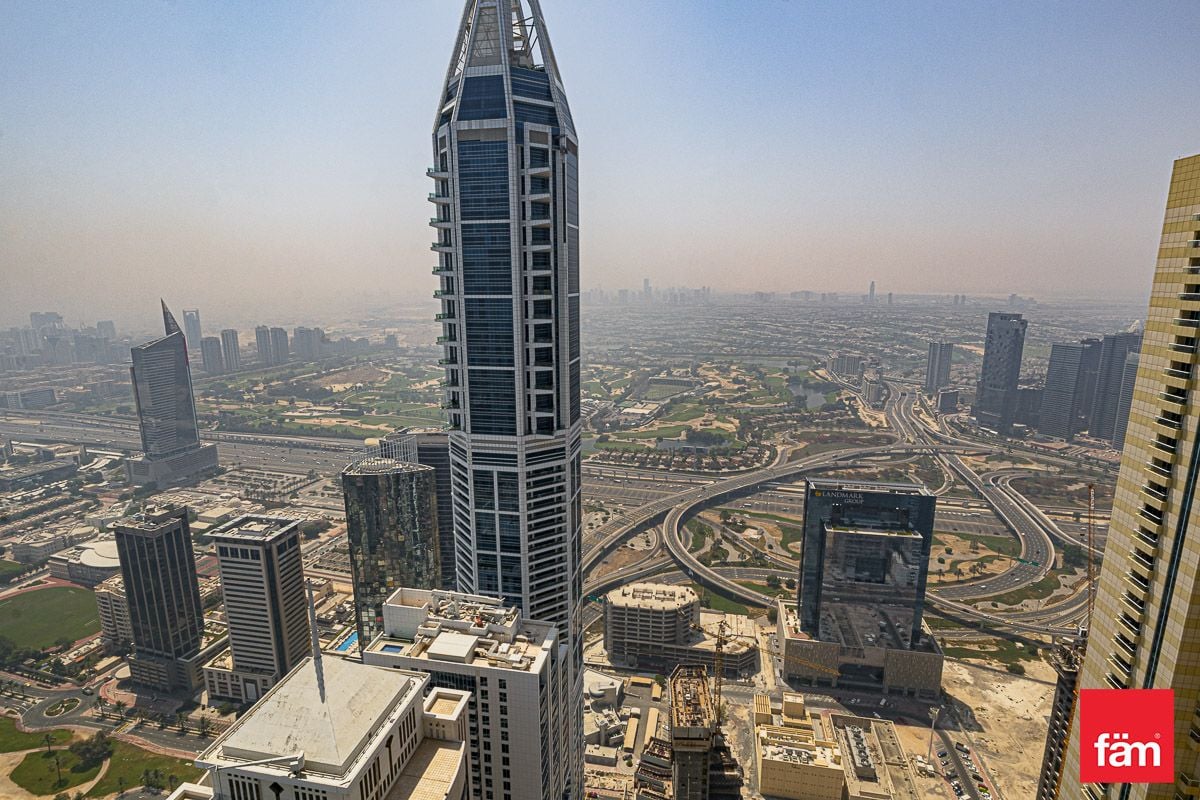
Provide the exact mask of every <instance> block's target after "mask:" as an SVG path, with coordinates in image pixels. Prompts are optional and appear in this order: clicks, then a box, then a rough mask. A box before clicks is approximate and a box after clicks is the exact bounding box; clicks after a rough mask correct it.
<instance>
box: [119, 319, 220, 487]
mask: <svg viewBox="0 0 1200 800" xmlns="http://www.w3.org/2000/svg"><path fill="white" fill-rule="evenodd" d="M162 314H163V328H164V330H165V335H164V336H163V337H162V338H161V339H155V340H154V341H151V342H146V343H145V344H140V345H138V346H137V347H134V348H133V349H132V350H130V357H131V359H132V361H133V365H132V366H131V367H130V369H129V372H130V376H131V378H132V381H133V399H134V402H135V403H136V405H137V415H138V429H139V431H140V432H141V435H142V453H141V455H139V456H136V457H134V458H131V459H129V461H128V462H126V467H127V469H128V471H129V480H130V481H131V482H132V483H137V484H147V483H155V484H158V485H159V486H164V485H166V484H167V483H170V482H172V481H175V480H179V479H182V478H187V477H190V476H192V475H195V474H197V473H200V472H204V471H206V470H209V469H215V468H216V466H217V448H216V445H211V444H201V443H200V427H199V425H198V424H197V422H196V403H195V399H194V398H193V396H192V369H191V367H190V366H189V364H188V354H187V344H186V343H185V341H184V334H183V331H182V330H181V329H180V327H179V323H177V322H176V321H175V316H174V315H173V314H172V313H171V311H170V310H169V309H168V308H167V304H166V303H165V302H164V303H162Z"/></svg>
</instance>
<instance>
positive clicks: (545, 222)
mask: <svg viewBox="0 0 1200 800" xmlns="http://www.w3.org/2000/svg"><path fill="white" fill-rule="evenodd" d="M525 222H526V223H527V224H528V225H529V226H530V227H532V228H549V227H550V226H551V225H552V224H553V220H551V219H550V218H549V217H539V218H538V219H527V220H525Z"/></svg>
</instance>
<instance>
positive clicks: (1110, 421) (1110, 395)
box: [1088, 332, 1142, 442]
mask: <svg viewBox="0 0 1200 800" xmlns="http://www.w3.org/2000/svg"><path fill="white" fill-rule="evenodd" d="M1141 349H1142V334H1140V333H1134V332H1125V333H1116V334H1112V335H1111V336H1105V337H1104V341H1103V342H1102V343H1101V345H1100V366H1099V374H1098V375H1097V377H1096V397H1095V400H1094V401H1093V402H1092V416H1091V420H1090V421H1089V424H1088V433H1090V434H1091V435H1092V436H1094V437H1096V438H1097V439H1104V440H1105V441H1109V442H1111V441H1112V440H1113V435H1114V433H1115V432H1116V428H1117V404H1118V403H1119V402H1120V400H1121V379H1122V378H1123V377H1124V374H1125V357H1126V356H1127V355H1129V354H1130V353H1136V352H1138V351H1139V350H1141Z"/></svg>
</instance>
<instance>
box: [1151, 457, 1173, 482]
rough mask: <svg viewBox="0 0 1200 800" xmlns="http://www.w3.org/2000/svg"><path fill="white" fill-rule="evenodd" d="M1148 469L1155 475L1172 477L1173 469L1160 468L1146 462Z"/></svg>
mask: <svg viewBox="0 0 1200 800" xmlns="http://www.w3.org/2000/svg"><path fill="white" fill-rule="evenodd" d="M1146 469H1148V470H1150V471H1151V472H1153V473H1154V474H1155V475H1161V476H1163V477H1164V478H1170V477H1171V469H1170V468H1169V467H1160V466H1159V465H1158V464H1155V463H1154V462H1153V461H1147V462H1146Z"/></svg>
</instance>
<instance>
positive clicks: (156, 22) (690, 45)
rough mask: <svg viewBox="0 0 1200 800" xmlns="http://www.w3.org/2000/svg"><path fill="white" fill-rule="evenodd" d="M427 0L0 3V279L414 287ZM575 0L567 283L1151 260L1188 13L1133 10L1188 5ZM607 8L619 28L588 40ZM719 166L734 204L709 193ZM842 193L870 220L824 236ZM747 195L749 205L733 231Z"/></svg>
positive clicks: (274, 302) (204, 294) (210, 287)
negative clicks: (691, 4) (576, 231)
mask: <svg viewBox="0 0 1200 800" xmlns="http://www.w3.org/2000/svg"><path fill="white" fill-rule="evenodd" d="M453 5H454V4H446V3H433V2H425V3H418V4H416V5H415V6H412V7H406V8H405V9H404V10H403V11H400V10H398V9H389V8H387V7H382V6H363V7H360V8H359V9H357V10H355V11H354V12H353V13H346V14H343V15H340V16H339V18H338V20H337V21H336V24H332V23H331V21H330V20H327V19H325V18H324V16H323V15H322V14H321V13H320V12H319V11H318V10H317V9H316V8H315V7H313V6H308V5H298V6H281V5H276V6H265V7H261V8H256V9H255V10H254V12H253V13H248V14H247V15H246V16H245V17H244V18H239V17H238V16H237V15H222V14H220V13H219V12H217V11H215V10H206V9H203V8H201V7H195V6H192V7H188V6H183V7H172V9H170V10H166V9H153V8H151V7H149V6H145V7H140V8H137V7H134V8H131V9H128V10H115V9H95V10H91V11H86V10H81V9H73V10H70V11H66V10H63V9H54V8H50V7H39V6H36V5H34V4H10V5H8V6H6V7H5V9H4V10H3V11H0V20H3V21H4V23H5V27H6V28H7V29H10V30H13V31H16V32H17V34H18V35H17V36H15V37H14V38H15V41H16V42H17V45H16V46H14V47H13V48H10V49H8V51H7V53H6V54H5V55H0V66H2V67H3V68H4V70H5V73H6V74H8V75H10V76H13V78H14V80H12V81H10V82H7V83H5V84H3V85H0V100H3V101H4V102H5V105H6V107H9V108H13V109H17V113H15V114H14V116H13V117H12V119H10V121H9V122H8V124H7V125H6V130H5V142H6V148H5V151H4V155H3V156H0V178H3V179H4V180H5V182H6V184H8V185H11V186H13V187H15V191H13V192H11V193H6V196H5V198H4V199H2V200H0V203H2V204H3V205H0V210H3V212H4V213H3V214H2V215H0V216H3V217H4V218H5V219H6V223H5V224H6V226H7V227H6V233H8V234H10V235H6V236H5V237H3V241H4V245H0V273H4V274H6V275H13V276H19V278H20V279H19V280H16V281H13V285H12V286H5V287H4V288H5V289H6V290H7V291H6V292H5V293H6V295H8V296H10V297H12V298H13V299H14V303H15V305H16V306H18V307H37V306H38V305H39V304H40V303H39V302H38V301H40V300H41V299H42V298H44V297H45V296H46V295H47V293H48V292H49V291H50V289H51V288H53V290H54V292H55V293H56V294H60V295H61V296H62V297H63V303H62V307H63V309H64V310H65V311H66V312H67V313H68V315H69V316H82V315H83V314H84V312H85V311H86V309H87V308H90V307H94V306H95V305H96V304H97V303H98V302H103V301H105V300H109V301H111V302H109V303H107V305H110V306H111V307H112V308H113V312H114V314H113V315H115V316H118V317H124V316H131V315H137V314H139V313H140V314H141V315H144V312H137V311H135V307H136V305H137V304H136V303H135V302H134V301H133V300H132V299H130V298H127V297H122V296H121V293H116V292H113V293H112V294H111V295H110V294H109V293H110V292H112V290H113V289H115V288H117V287H121V288H122V289H124V288H127V287H128V286H131V285H135V284H136V285H139V286H146V284H147V283H148V284H150V285H148V286H146V288H147V290H148V291H150V292H160V293H166V290H167V289H168V288H169V289H171V290H172V292H174V291H179V292H180V293H182V294H185V295H186V296H187V297H188V298H189V302H192V303H195V304H198V305H201V306H211V305H213V304H214V303H215V302H216V300H217V298H218V297H219V296H226V297H227V296H230V295H232V298H233V299H230V300H229V301H228V304H229V305H231V306H233V307H236V308H240V309H246V308H250V307H254V306H262V307H264V309H265V310H266V311H267V312H273V311H276V310H278V309H280V308H290V309H294V310H296V311H303V310H305V309H307V308H309V307H312V306H313V305H314V304H315V303H316V302H318V299H319V301H320V302H321V303H324V304H337V305H339V306H341V305H347V304H361V303H365V302H372V301H378V300H379V299H380V298H381V296H382V297H383V298H385V299H387V300H392V301H403V300H407V299H410V298H412V297H416V296H418V294H419V293H420V292H419V290H418V289H417V288H416V287H417V286H418V285H419V282H420V277H421V275H422V270H423V268H424V261H423V260H422V255H421V254H422V252H423V251H424V245H423V241H424V237H423V231H421V230H420V226H419V225H417V224H406V225H401V226H397V225H396V224H395V220H397V219H406V220H417V219H420V218H421V217H420V216H419V215H420V214H421V213H423V211H424V209H421V208H420V204H419V203H418V202H416V201H414V200H413V197H414V196H417V195H416V194H415V193H416V192H419V191H420V190H421V188H422V181H423V168H424V166H426V165H425V163H424V161H425V159H424V158H423V157H422V156H421V153H422V151H423V148H422V147H421V145H420V140H421V138H422V137H421V132H420V130H419V128H420V126H414V125H412V124H410V122H409V120H410V119H411V118H413V117H422V116H423V115H424V114H426V113H427V112H426V111H424V109H426V108H428V106H429V104H430V102H431V100H432V94H431V92H429V89H428V87H429V86H430V85H432V84H433V83H436V81H437V79H438V77H439V75H440V72H441V68H440V66H438V64H440V61H441V57H442V55H441V53H439V52H438V50H437V48H436V46H435V44H434V43H435V42H436V41H438V39H439V37H444V35H445V34H444V31H446V30H449V29H451V28H452V26H453V25H454V24H455V18H456V16H457V13H458V12H457V9H455V8H452V6H453ZM580 8H581V7H579V6H577V5H575V4H571V3H556V4H555V5H554V6H553V7H552V8H550V9H548V10H547V13H548V14H549V15H550V17H551V20H550V22H551V24H552V25H554V24H556V23H557V26H558V28H559V29H560V30H561V32H560V33H559V38H560V39H561V40H562V44H561V45H560V46H562V47H563V48H564V49H565V50H566V51H567V52H568V53H569V54H570V55H569V57H568V71H569V72H571V73H572V74H575V75H578V77H577V78H576V81H577V85H578V87H579V88H578V94H579V95H580V103H582V105H581V106H580V107H579V108H577V109H575V113H576V115H577V116H578V117H579V118H580V119H582V120H586V121H587V122H588V123H589V126H594V127H595V128H596V130H597V134H596V141H595V142H594V143H593V145H592V150H591V151H590V152H589V154H588V168H589V169H590V170H591V172H590V173H589V175H590V177H589V180H587V181H586V182H585V187H590V188H585V190H584V195H583V197H582V202H583V205H584V206H585V207H587V208H589V210H590V212H589V213H590V214H591V218H592V219H594V223H593V226H594V227H593V228H592V229H591V231H592V233H591V237H590V238H589V239H588V240H585V242H584V246H585V247H586V248H588V249H589V255H588V258H589V262H590V263H592V264H593V269H592V270H590V275H589V276H588V278H587V280H586V281H585V284H584V288H585V289H586V288H589V287H592V286H605V287H615V286H630V287H635V286H637V285H639V284H640V283H641V280H642V278H643V277H644V276H645V275H651V276H653V280H654V283H655V285H664V286H665V285H671V284H682V283H694V284H702V285H712V286H714V287H715V288H716V289H718V290H722V289H729V288H733V286H734V284H733V283H732V281H733V280H734V276H735V275H736V276H737V279H739V280H741V279H749V280H753V281H754V282H755V283H756V284H758V285H760V286H761V287H762V288H765V289H774V290H778V291H784V290H789V289H796V288H818V287H821V286H826V287H828V288H829V289H830V290H835V291H843V292H848V291H855V292H862V291H864V290H865V287H866V284H867V281H866V280H865V279H862V278H859V277H858V276H857V273H858V272H859V271H860V270H866V269H868V268H869V269H870V271H871V272H872V273H874V274H872V275H871V277H872V278H873V279H875V280H877V283H878V291H879V292H880V293H881V295H885V294H887V293H888V292H892V291H895V292H897V293H905V292H912V291H918V290H922V291H923V290H927V289H930V288H933V289H937V290H941V291H945V292H947V293H949V292H967V293H975V294H980V293H999V294H1003V293H1005V292H1007V291H1014V290H1020V291H1032V292H1035V293H1037V294H1039V295H1045V296H1054V295H1055V294H1067V293H1077V292H1078V287H1079V286H1091V287H1096V288H1095V289H1093V290H1091V291H1092V292H1093V293H1095V292H1100V291H1101V289H1100V287H1104V288H1103V291H1104V292H1106V293H1111V294H1112V295H1116V296H1121V297H1129V298H1130V299H1142V298H1144V297H1145V286H1146V285H1147V283H1148V280H1147V279H1148V272H1146V273H1143V272H1142V270H1141V269H1139V268H1133V269H1131V268H1130V265H1131V264H1134V265H1137V264H1148V263H1149V262H1150V259H1151V253H1152V252H1153V247H1154V244H1155V242H1154V238H1153V237H1152V236H1151V235H1148V234H1147V231H1151V230H1153V223H1154V220H1153V219H1152V217H1151V216H1150V215H1149V214H1148V213H1147V211H1146V209H1147V208H1153V207H1155V206H1156V205H1161V196H1160V195H1161V185H1162V181H1163V178H1164V177H1165V172H1164V170H1163V168H1162V166H1161V165H1162V164H1165V163H1169V162H1170V161H1171V160H1173V159H1174V158H1176V157H1178V156H1180V155H1184V154H1185V153H1186V152H1189V150H1190V144H1189V143H1188V142H1187V141H1186V137H1187V131H1189V130H1194V129H1195V122H1196V114H1195V112H1194V111H1192V110H1190V109H1189V108H1188V107H1187V106H1186V105H1180V104H1173V103H1171V102H1169V101H1170V98H1172V97H1175V96H1178V95H1179V94H1181V93H1183V92H1185V91H1186V88H1187V86H1186V83H1185V81H1186V78H1185V76H1183V75H1179V74H1178V72H1177V71H1175V70H1173V69H1171V67H1170V61H1169V59H1170V54H1171V53H1173V52H1177V51H1178V50H1179V49H1180V47H1182V46H1183V45H1184V43H1185V42H1186V33H1187V28H1186V26H1179V27H1177V28H1170V27H1166V26H1160V25H1159V24H1157V19H1159V18H1162V19H1168V18H1175V19H1179V18H1184V12H1182V11H1181V12H1180V13H1172V10H1171V9H1172V8H1173V6H1171V5H1170V4H1164V5H1162V6H1161V9H1162V13H1161V14H1158V15H1149V14H1145V15H1142V14H1138V13H1137V12H1135V11H1132V10H1129V9H1125V10H1122V9H1121V8H1120V7H1117V6H1113V5H1108V6H1101V7H1099V8H1097V7H1095V6H1088V7H1087V13H1086V14H1080V13H1073V12H1072V11H1071V6H1070V5H1066V4H1064V5H1062V6H1056V7H1054V8H1046V9H1034V8H1023V9H1013V8H1001V7H999V6H990V7H977V8H972V9H967V8H962V9H953V10H946V9H941V10H939V11H937V12H936V13H935V12H934V11H933V9H932V8H931V7H925V6H915V7H912V8H908V9H900V8H896V9H892V10H888V9H882V8H881V9H877V10H876V12H877V13H874V14H861V15H860V14H859V13H857V11H856V10H853V9H850V10H846V11H838V10H820V9H811V8H810V9H806V8H803V7H796V8H792V7H782V8H781V9H778V10H776V11H774V12H768V11H767V10H765V9H756V8H750V9H748V10H744V11H743V13H742V14H741V15H740V16H736V17H732V18H730V19H729V20H721V22H722V23H723V24H724V23H728V25H729V29H728V32H726V33H724V34H723V36H727V37H729V39H730V40H731V41H732V42H734V43H735V44H736V45H737V46H736V47H735V48H733V50H734V52H736V53H737V55H736V56H735V57H734V58H733V60H732V61H731V62H727V63H724V64H721V65H718V64H716V63H715V62H712V61H711V60H710V59H708V60H706V59H704V58H702V57H700V53H703V52H705V51H707V50H708V49H710V48H711V47H712V46H713V45H714V44H716V42H714V41H713V39H714V34H712V33H711V32H710V31H711V30H712V29H714V28H715V24H716V22H717V20H718V19H719V18H718V13H719V12H718V11H717V10H716V9H701V10H699V11H697V12H696V13H695V14H694V15H688V16H689V18H688V19H687V21H686V22H685V23H683V24H680V23H679V22H678V20H679V19H680V18H681V17H682V16H684V15H682V14H681V13H680V8H679V6H677V5H675V4H671V3H667V4H662V6H660V7H655V8H653V9H644V8H643V9H639V10H638V18H639V25H637V26H629V25H628V24H627V20H628V18H629V15H630V14H631V11H630V9H629V8H626V7H625V5H624V4H622V3H618V4H611V5H606V6H605V7H603V8H586V11H585V13H580ZM860 16H861V19H860V18H859V17H860ZM233 20H237V21H238V25H237V26H234V25H233ZM598 31H599V32H600V33H601V35H596V34H597V32H598ZM276 32H277V33H276ZM612 36H621V37H623V39H625V40H626V41H628V43H629V45H630V49H631V51H633V52H639V53H641V55H639V56H638V57H634V58H631V59H622V60H616V61H615V63H612V64H606V63H605V58H606V56H605V52H604V49H603V46H602V45H601V44H600V42H601V41H603V40H604V39H606V38H609V37H612ZM755 37H758V38H755ZM801 37H803V40H804V41H805V47H804V48H792V47H791V43H792V42H794V41H796V40H798V39H799V38H801ZM400 39H403V40H404V41H406V42H408V45H407V46H406V47H405V48H402V49H400V50H399V51H397V50H396V49H395V48H394V47H392V46H391V43H392V42H394V41H397V40H400ZM918 48H920V49H919V53H920V57H919V58H917V57H916V52H917V50H918ZM726 51H727V52H728V49H727V50H726ZM179 52H182V53H186V54H187V56H186V57H185V58H173V57H171V56H172V55H173V54H175V53H179ZM118 53H119V54H120V55H117V54H118ZM151 64H155V65H157V67H156V68H154V69H151V68H150V65H151ZM231 64H236V65H238V66H239V69H238V70H236V71H235V70H232V69H231V68H230V66H229V65H231ZM601 64H604V68H603V69H601V68H600V66H599V65H601ZM680 66H682V68H680ZM648 75H653V76H654V78H655V79H654V80H645V78H646V77H647V76H648ZM605 81H611V82H612V84H611V85H614V86H632V85H638V86H639V87H640V88H639V90H638V91H637V92H626V91H618V92H613V91H611V90H608V89H606V88H605V87H604V86H603V85H602V84H603V82H605ZM635 81H636V84H635ZM98 97H104V98H105V103H104V105H103V106H101V105H99V104H98V103H97V102H96V98H98ZM767 97H773V98H778V100H777V103H778V104H779V109H778V111H777V113H779V112H780V111H781V112H782V114H783V117H784V118H785V119H789V120H791V121H792V122H791V124H788V125H785V126H784V127H783V128H782V129H779V128H772V129H771V130H767V129H765V128H764V127H763V126H760V125H757V124H756V123H755V121H754V119H755V118H754V116H753V115H752V114H749V113H748V112H749V109H751V108H755V107H757V106H758V104H759V103H760V102H761V101H764V100H765V99H766V98H767ZM727 98H736V99H735V100H733V101H732V103H733V105H732V106H728V107H727V106H726V104H727V103H728V102H730V101H729V100H728V99H727ZM934 108H936V109H938V111H937V112H933V111H931V109H934ZM730 111H732V112H734V113H729V112H730ZM742 111H745V112H747V113H741V112H742ZM381 114H382V116H379V115H381ZM630 118H633V119H637V120H638V123H637V124H633V125H629V124H625V122H623V120H627V119H630ZM675 118H677V119H679V120H681V121H689V122H697V123H698V122H700V121H701V120H704V119H707V120H709V122H708V123H705V124H685V125H676V126H672V125H670V120H671V119H675ZM617 120H622V122H617ZM68 123H69V124H68ZM664 130H671V131H672V135H671V138H670V139H669V140H664V139H663V138H662V135H661V134H660V133H658V132H659V131H664ZM1096 131H1103V132H1104V133H1103V135H1097V133H1096ZM1173 131H1178V132H1179V133H1172V132H1173ZM780 139H781V140H782V145H783V146H784V147H786V148H787V150H788V152H790V153H793V154H796V156H798V157H793V158H789V159H787V160H785V161H784V162H783V163H782V164H780V165H776V167H774V168H772V169H770V170H757V169H754V168H753V165H752V164H751V163H750V162H749V161H748V160H747V159H748V155H742V153H745V154H748V153H752V152H762V147H763V146H764V145H766V144H767V143H768V142H776V141H779V140H780ZM885 143H886V144H885ZM772 146H778V145H772ZM630 175H635V176H637V179H638V181H639V182H641V181H644V185H645V186H658V185H662V186H670V187H674V189H675V191H674V195H675V196H676V198H677V202H678V203H679V204H680V205H679V208H678V214H677V217H678V219H679V220H680V222H678V223H674V224H670V225H662V224H658V223H652V222H650V220H653V219H654V214H653V213H652V206H651V205H650V204H652V203H655V202H656V201H655V196H654V194H655V193H654V192H652V191H651V192H636V193H628V192H627V191H626V183H627V179H628V176H630ZM880 176H886V177H884V178H883V179H882V180H880ZM718 187H723V188H720V189H719V188H718ZM730 191H732V192H734V193H735V194H737V195H738V196H740V197H742V198H744V199H745V198H749V202H746V203H743V204H741V206H742V208H741V210H737V211H733V212H731V211H730V210H729V207H728V204H727V203H726V202H725V200H726V198H727V197H728V192H730ZM864 212H865V213H870V214H872V216H873V217H874V218H875V219H876V222H875V225H874V226H873V230H872V234H871V236H865V237H856V236H852V235H851V234H850V226H851V225H852V224H853V222H852V220H853V221H857V219H858V218H859V217H860V216H861V215H862V214H863V213H864ZM980 218H987V219H988V220H989V223H988V225H987V226H984V227H981V226H979V225H978V224H977V221H978V220H979V219H980ZM135 220H136V221H137V222H136V224H135V223H134V221H135ZM751 220H753V221H754V224H755V226H756V227H758V228H759V230H760V231H762V232H763V233H762V234H760V235H757V236H755V237H752V239H753V241H751V242H750V243H749V245H747V241H746V237H744V236H743V235H742V231H743V230H744V226H745V225H746V224H748V223H749V222H750V221H751ZM1081 220H1082V222H1081ZM1089 220H1096V222H1088V221H1089ZM764 223H765V224H764ZM775 223H779V224H775ZM135 229H136V236H135V235H134V233H133V231H134V230H135ZM776 229H778V230H780V231H783V233H780V234H774V233H770V232H771V231H773V230H776ZM880 237H886V238H887V240H888V242H889V248H890V251H891V257H890V258H889V264H888V268H887V270H886V271H881V270H878V269H877V268H876V266H875V262H876V259H875V257H874V249H873V248H874V245H873V244H871V240H872V239H878V238H880ZM835 243H836V247H835V246H834V244H835ZM747 246H748V247H749V251H747V250H746V249H745V248H746V247H747ZM868 248H871V249H870V250H868ZM731 263H737V264H739V268H738V269H737V270H730V269H729V268H728V265H729V264H731ZM163 265H167V268H164V267H163ZM848 267H849V268H848ZM397 271H399V272H400V273H401V274H403V275H404V276H405V277H404V280H400V281H396V280H394V275H395V274H396V273H397ZM951 275H952V276H954V277H953V278H952V279H951V278H947V277H946V276H951ZM100 276H105V278H104V280H101V277H100ZM798 284H803V285H798ZM934 284H943V285H934ZM860 287H861V288H860ZM109 316H112V315H109ZM6 322H7V320H6Z"/></svg>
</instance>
